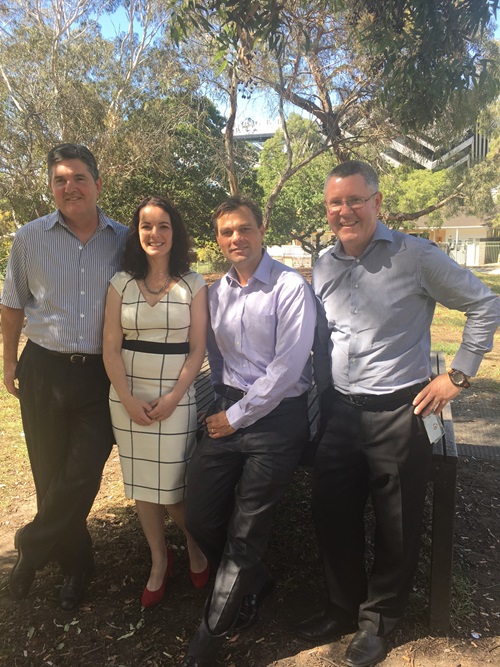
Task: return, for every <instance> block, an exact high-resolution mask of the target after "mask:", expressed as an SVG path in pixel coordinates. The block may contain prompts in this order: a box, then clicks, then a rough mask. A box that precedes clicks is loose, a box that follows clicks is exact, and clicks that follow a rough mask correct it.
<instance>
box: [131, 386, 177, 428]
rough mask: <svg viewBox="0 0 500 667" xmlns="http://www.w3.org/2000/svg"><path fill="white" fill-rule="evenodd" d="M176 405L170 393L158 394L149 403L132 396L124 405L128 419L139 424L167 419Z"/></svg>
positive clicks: (148, 424) (144, 424) (145, 424)
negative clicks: (158, 395) (157, 396)
mask: <svg viewBox="0 0 500 667" xmlns="http://www.w3.org/2000/svg"><path fill="white" fill-rule="evenodd" d="M176 407H177V402H176V401H175V399H174V398H173V396H172V394H165V395H164V396H160V397H159V398H156V399H155V400H154V401H151V403H148V402H147V401H142V400H141V399H140V398H136V397H135V396H132V397H131V399H130V401H128V402H127V404H126V405H125V408H126V410H127V412H128V414H129V416H130V419H131V420H132V421H133V422H135V423H136V424H139V425H140V426H150V425H151V424H152V423H153V422H160V421H163V420H164V419H168V417H170V415H171V414H172V413H173V411H174V410H175V408H176Z"/></svg>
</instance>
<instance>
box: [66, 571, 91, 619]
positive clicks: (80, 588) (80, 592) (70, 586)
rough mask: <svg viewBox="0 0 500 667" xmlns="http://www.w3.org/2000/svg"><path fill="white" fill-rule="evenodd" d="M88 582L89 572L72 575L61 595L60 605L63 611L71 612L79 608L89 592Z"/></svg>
mask: <svg viewBox="0 0 500 667" xmlns="http://www.w3.org/2000/svg"><path fill="white" fill-rule="evenodd" d="M88 580H89V574H88V572H79V573H78V574H72V575H70V576H69V577H68V578H67V579H66V582H65V584H64V586H63V587H62V588H61V591H60V593H59V605H60V607H61V609H64V610H65V611H71V610H72V609H76V608H77V607H78V606H79V604H80V602H81V601H82V600H83V596H84V595H85V591H86V590H87V583H88Z"/></svg>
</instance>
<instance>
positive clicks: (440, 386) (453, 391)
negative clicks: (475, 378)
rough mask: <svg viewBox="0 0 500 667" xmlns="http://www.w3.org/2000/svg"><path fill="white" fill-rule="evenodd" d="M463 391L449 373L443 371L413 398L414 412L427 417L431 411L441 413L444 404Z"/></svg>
mask: <svg viewBox="0 0 500 667" xmlns="http://www.w3.org/2000/svg"><path fill="white" fill-rule="evenodd" d="M461 391H462V389H461V388H460V387H457V386H456V385H454V384H453V382H452V381H451V380H450V378H449V375H448V373H442V374H441V375H438V376H437V377H435V378H434V380H432V381H431V382H429V384H428V385H427V386H426V387H425V388H424V389H422V391H421V392H420V393H418V394H417V395H416V396H415V398H414V399H413V405H414V406H415V410H414V412H415V414H416V415H421V416H422V417H427V415H430V414H431V412H434V414H436V415H440V414H441V412H442V411H443V408H444V406H445V405H446V404H447V403H448V402H449V401H451V399H452V398H455V396H458V394H459V393H460V392H461Z"/></svg>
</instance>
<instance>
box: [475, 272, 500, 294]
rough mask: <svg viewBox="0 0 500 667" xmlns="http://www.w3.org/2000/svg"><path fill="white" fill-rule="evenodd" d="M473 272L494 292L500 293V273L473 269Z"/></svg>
mask: <svg viewBox="0 0 500 667" xmlns="http://www.w3.org/2000/svg"><path fill="white" fill-rule="evenodd" d="M473 273H474V274H475V275H476V276H477V277H478V278H480V279H481V280H482V281H483V283H484V284H485V285H487V286H488V287H489V288H490V290H491V291H492V292H495V294H500V274H495V273H483V272H482V271H473Z"/></svg>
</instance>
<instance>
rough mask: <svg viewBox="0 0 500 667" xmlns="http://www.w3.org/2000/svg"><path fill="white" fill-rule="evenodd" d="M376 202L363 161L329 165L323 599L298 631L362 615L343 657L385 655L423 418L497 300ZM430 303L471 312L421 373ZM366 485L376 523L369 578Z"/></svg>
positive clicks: (486, 328)
mask: <svg viewBox="0 0 500 667" xmlns="http://www.w3.org/2000/svg"><path fill="white" fill-rule="evenodd" d="M381 203H382V194H381V193H380V192H379V185H378V178H377V174H376V173H375V172H374V170H373V169H372V168H371V167H370V166H369V165H368V164H366V163H363V162H358V161H351V162H346V163H343V164H340V165H339V166H338V167H336V168H335V169H334V170H333V171H332V172H331V173H330V174H329V175H328V177H327V181H326V186H325V204H326V211H327V218H328V222H329V225H330V228H331V229H332V231H333V232H334V233H335V234H336V236H337V242H336V244H335V245H334V246H333V248H331V249H329V250H328V251H327V252H326V253H325V254H324V255H323V256H322V257H321V258H320V259H319V261H318V262H317V264H316V266H315V267H314V270H313V289H314V291H315V293H316V296H317V298H318V325H317V337H316V341H315V345H314V372H315V377H316V381H317V384H318V391H319V392H320V393H321V429H320V433H321V438H320V443H319V447H318V451H317V455H316V459H315V466H314V485H313V512H314V520H315V524H316V529H317V533H318V540H319V548H320V553H321V556H322V560H323V565H324V570H325V577H326V582H327V587H328V602H327V606H326V608H325V609H324V611H322V612H321V613H320V614H316V615H315V616H313V617H312V618H310V619H307V620H306V621H304V622H303V623H301V624H300V625H299V627H298V629H297V634H298V636H299V637H301V638H304V639H307V640H310V641H314V642H323V641H327V640H332V639H334V638H335V637H338V636H339V635H341V634H343V633H345V632H348V631H350V630H353V629H355V628H358V630H357V632H356V634H355V635H354V638H353V640H352V642H351V644H350V645H349V648H348V649H347V652H346V656H345V662H346V664H347V665H349V667H368V666H369V665H372V664H375V663H376V662H378V661H379V660H381V659H383V657H384V656H385V654H386V650H387V647H386V637H387V635H388V634H389V633H390V632H391V631H392V630H393V629H394V627H395V626H396V624H397V622H398V621H399V619H400V618H401V616H402V614H403V610H404V607H405V605H406V602H407V599H408V595H409V593H410V590H411V586H412V580H413V574H414V570H415V567H416V564H417V559H418V548H419V541H420V528H421V522H422V512H423V507H424V499H425V492H426V484H427V479H428V472H429V467H430V463H431V456H432V446H431V444H430V442H429V439H428V437H427V434H426V430H425V427H424V423H423V420H422V417H425V416H427V415H430V414H431V413H434V414H436V415H439V414H440V413H441V411H442V410H443V407H444V406H445V405H446V403H448V401H450V400H451V399H452V398H454V397H455V396H457V395H458V393H459V392H460V391H462V389H466V388H468V387H469V386H470V385H469V379H470V377H471V376H473V375H475V374H476V372H477V370H478V368H479V364H480V363H481V359H482V357H483V355H484V353H485V352H487V351H489V350H491V347H492V344H493V335H494V333H495V330H496V328H497V326H498V324H499V323H500V299H499V298H498V297H497V296H495V295H494V294H493V293H492V292H491V291H490V290H489V289H488V288H487V287H486V286H485V285H484V284H483V283H482V282H481V281H480V280H479V279H478V278H476V277H475V276H474V275H473V274H472V273H470V272H469V271H467V270H466V269H462V268H461V267H460V266H458V264H456V263H455V262H454V261H453V260H451V259H450V258H449V257H448V256H447V255H446V254H445V253H443V252H442V251H441V250H439V248H437V246H435V245H434V244H433V243H431V242H429V241H426V240H424V239H418V238H414V237H411V236H409V235H407V234H403V233H401V232H398V231H394V230H391V229H389V228H388V227H386V226H385V225H383V224H382V223H381V222H380V221H379V220H378V213H379V211H380V206H381ZM436 302H439V303H442V304H444V305H445V306H447V307H449V308H454V309H458V310H461V311H463V312H464V313H465V315H466V316H467V320H466V324H465V327H464V334H463V340H462V344H461V346H460V348H459V350H458V352H457V354H456V356H455V358H454V360H453V363H452V370H450V372H449V373H443V374H441V375H439V376H437V377H435V378H434V379H432V380H430V376H431V368H430V325H431V322H432V317H433V314H434V308H435V305H436ZM368 496H371V499H372V505H373V508H374V512H375V519H376V530H375V544H374V548H375V558H374V565H373V569H372V571H371V573H370V575H369V576H368V577H367V575H366V571H365V562H364V546H365V534H364V509H365V504H366V501H367V498H368Z"/></svg>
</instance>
